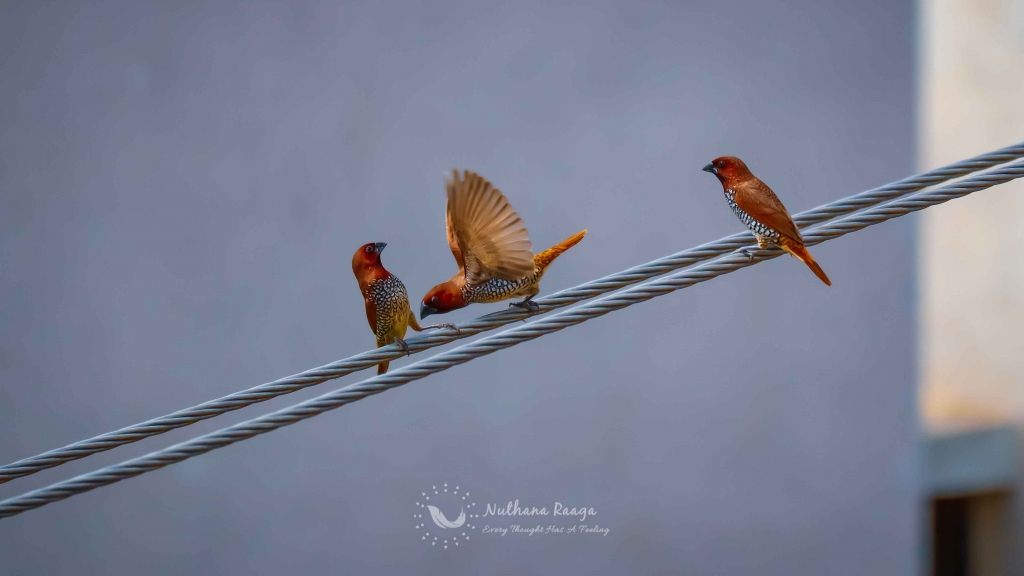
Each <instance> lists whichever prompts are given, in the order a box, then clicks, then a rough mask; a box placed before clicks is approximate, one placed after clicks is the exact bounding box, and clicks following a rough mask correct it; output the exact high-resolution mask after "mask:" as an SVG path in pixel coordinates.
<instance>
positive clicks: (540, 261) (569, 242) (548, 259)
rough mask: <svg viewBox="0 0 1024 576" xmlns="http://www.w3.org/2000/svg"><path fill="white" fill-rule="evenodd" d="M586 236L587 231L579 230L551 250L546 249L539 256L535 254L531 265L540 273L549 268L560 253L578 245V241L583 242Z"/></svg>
mask: <svg viewBox="0 0 1024 576" xmlns="http://www.w3.org/2000/svg"><path fill="white" fill-rule="evenodd" d="M586 235H587V231H586V230H581V231H579V232H577V233H575V234H573V235H572V236H569V237H568V238H566V239H565V240H562V241H561V242H559V243H558V244H555V245H554V246H552V247H551V248H548V249H547V250H545V251H543V252H541V253H540V254H537V255H536V256H534V257H533V265H534V266H536V267H537V268H539V269H540V271H541V272H543V271H544V269H545V268H547V267H548V266H550V265H551V263H552V262H554V261H555V258H558V257H559V256H561V255H562V252H565V251H566V250H568V249H569V248H572V247H573V246H575V245H577V244H579V243H580V240H583V237H584V236H586Z"/></svg>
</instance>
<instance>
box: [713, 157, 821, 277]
mask: <svg viewBox="0 0 1024 576" xmlns="http://www.w3.org/2000/svg"><path fill="white" fill-rule="evenodd" d="M704 170H705V171H706V172H711V173H712V174H714V175H715V176H716V177H717V178H718V180H719V182H721V183H722V190H723V191H724V192H725V196H726V200H727V201H728V202H729V206H730V207H731V208H732V210H733V212H734V213H735V214H736V216H737V217H738V218H739V219H740V221H742V222H743V223H744V224H745V225H746V226H747V228H749V229H750V231H751V232H752V233H753V234H754V236H755V237H756V238H757V243H758V246H759V247H761V248H767V247H768V246H771V245H774V246H778V247H779V248H781V249H782V250H785V251H786V252H787V253H789V254H791V255H792V256H793V257H795V258H796V259H798V260H800V261H801V262H803V263H804V264H806V265H807V267H808V268H810V269H811V272H814V275H815V276H817V277H818V278H819V279H820V280H821V281H822V282H824V283H825V284H826V285H827V286H831V285H832V282H831V281H830V280H829V279H828V276H827V275H826V274H825V271H824V270H822V269H821V266H819V265H818V263H817V262H815V260H814V257H813V256H811V253H810V252H809V251H808V250H807V247H806V246H804V239H803V236H801V235H800V229H799V228H797V226H796V223H795V222H793V218H792V217H791V216H790V215H789V211H788V210H786V207H785V206H783V204H782V201H781V200H779V197H778V196H776V195H775V192H774V191H772V189H771V188H769V187H768V185H767V184H765V183H764V182H762V181H761V180H760V179H759V178H758V177H757V176H754V174H753V173H751V172H750V169H749V168H747V165H746V164H745V163H744V162H743V161H742V160H740V159H739V158H737V157H735V156H722V157H720V158H715V159H714V160H712V161H711V163H710V164H708V165H707V166H705V167H704Z"/></svg>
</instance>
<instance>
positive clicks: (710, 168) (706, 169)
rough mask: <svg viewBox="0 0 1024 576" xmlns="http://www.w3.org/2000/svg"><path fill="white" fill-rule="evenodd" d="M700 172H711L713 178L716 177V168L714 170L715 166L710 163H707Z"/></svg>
mask: <svg viewBox="0 0 1024 576" xmlns="http://www.w3.org/2000/svg"><path fill="white" fill-rule="evenodd" d="M701 170H703V171H705V172H711V173H712V174H714V175H715V176H718V168H715V165H714V164H712V163H710V162H708V164H707V166H705V167H703V168H701Z"/></svg>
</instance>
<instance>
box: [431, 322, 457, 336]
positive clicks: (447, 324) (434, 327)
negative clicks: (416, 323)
mask: <svg viewBox="0 0 1024 576" xmlns="http://www.w3.org/2000/svg"><path fill="white" fill-rule="evenodd" d="M440 328H447V329H449V330H455V333H456V334H462V331H461V330H459V327H458V326H456V325H455V324H452V323H451V322H443V323H441V324H431V325H430V326H424V327H423V329H424V330H437V329H440Z"/></svg>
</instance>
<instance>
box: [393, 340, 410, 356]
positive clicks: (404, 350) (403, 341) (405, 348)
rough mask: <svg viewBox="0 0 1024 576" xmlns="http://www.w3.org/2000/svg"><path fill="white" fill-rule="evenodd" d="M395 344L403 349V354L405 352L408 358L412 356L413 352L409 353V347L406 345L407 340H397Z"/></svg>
mask: <svg viewBox="0 0 1024 576" xmlns="http://www.w3.org/2000/svg"><path fill="white" fill-rule="evenodd" d="M395 344H398V347H399V348H401V349H402V352H405V355H406V356H412V352H409V345H408V344H406V343H405V340H402V339H401V338H395Z"/></svg>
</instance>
